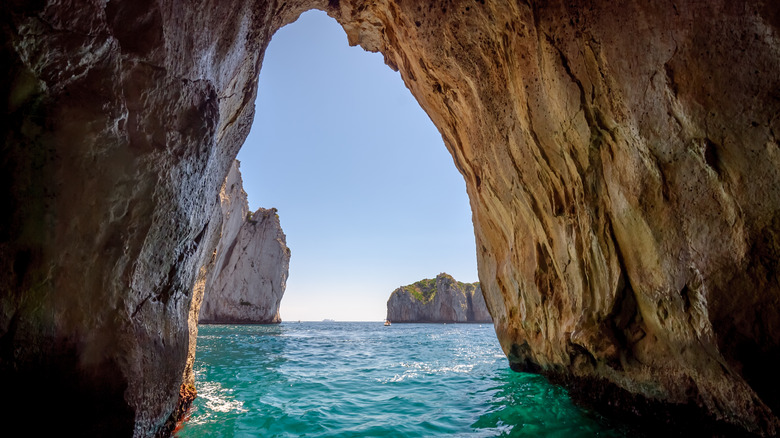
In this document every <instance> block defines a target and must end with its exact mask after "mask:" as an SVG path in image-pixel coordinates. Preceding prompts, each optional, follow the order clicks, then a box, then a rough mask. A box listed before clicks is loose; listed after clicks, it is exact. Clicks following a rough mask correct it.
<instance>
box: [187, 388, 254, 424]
mask: <svg viewBox="0 0 780 438" xmlns="http://www.w3.org/2000/svg"><path fill="white" fill-rule="evenodd" d="M197 388H198V398H200V399H201V404H202V407H203V408H205V411H204V412H196V413H195V415H194V416H193V417H192V418H190V423H192V424H204V423H207V422H208V421H209V419H210V418H211V417H212V416H213V415H214V414H215V413H220V414H230V413H234V414H242V413H244V412H247V409H246V408H244V402H243V401H241V400H236V399H235V398H234V397H233V395H232V392H233V391H232V390H230V389H225V388H223V387H222V385H220V384H219V383H218V382H198V386H197Z"/></svg>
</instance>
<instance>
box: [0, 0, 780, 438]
mask: <svg viewBox="0 0 780 438" xmlns="http://www.w3.org/2000/svg"><path fill="white" fill-rule="evenodd" d="M309 9H320V10H323V11H325V12H327V13H328V14H329V15H330V16H331V17H333V18H335V19H336V20H337V21H338V22H339V23H340V24H341V25H342V26H343V27H344V29H345V31H346V32H347V35H348V37H349V42H350V44H352V45H360V46H362V47H363V48H364V49H366V50H369V51H378V52H381V53H382V54H383V55H384V58H385V62H386V64H387V65H388V66H390V68H393V69H397V70H398V71H399V72H400V73H401V77H402V79H403V80H404V83H405V84H406V86H407V87H408V88H409V90H410V91H411V92H412V94H413V95H414V96H415V98H416V99H417V101H418V102H419V104H420V106H421V107H422V108H423V109H424V110H425V111H426V112H427V113H428V115H429V116H430V118H431V120H432V121H433V122H434V124H435V125H436V126H437V128H438V129H439V131H440V133H441V135H442V137H443V139H444V142H445V145H446V146H447V148H448V150H449V151H450V153H451V154H452V157H453V159H454V162H455V164H456V167H457V168H458V170H459V171H460V172H461V174H462V175H463V177H464V178H465V180H466V187H467V192H468V194H469V198H470V203H471V207H472V211H473V220H474V227H475V235H476V245H477V257H478V264H479V276H480V282H481V284H482V289H483V293H484V296H485V299H486V302H487V304H488V308H489V309H490V312H491V314H492V316H493V320H494V321H495V327H496V333H497V336H498V339H499V341H500V343H501V345H502V348H503V350H504V352H505V353H506V354H507V357H508V359H509V363H510V365H511V366H512V368H513V369H516V370H519V371H531V372H537V373H542V374H545V375H547V376H548V377H550V378H551V379H553V380H555V381H557V382H559V383H561V384H563V385H565V386H566V387H568V388H570V389H571V390H572V391H573V393H581V394H582V395H583V398H585V399H587V400H590V401H592V402H597V401H599V400H607V401H608V403H607V404H608V405H609V406H608V408H609V409H612V410H614V411H616V412H622V413H631V414H632V415H638V416H640V417H644V418H647V419H648V420H650V421H670V422H675V421H677V422H679V421H687V420H690V419H691V418H696V419H697V420H698V419H700V420H702V421H703V423H702V424H711V425H726V427H729V428H733V429H734V430H738V431H742V432H744V433H750V434H758V435H776V434H777V433H778V432H780V429H778V426H780V422H779V420H778V416H777V414H776V413H777V412H778V409H780V401H779V400H778V397H777V394H778V392H780V387H778V385H779V382H778V379H777V377H776V373H775V372H774V370H773V368H772V367H771V364H773V363H774V362H775V361H774V359H776V358H778V357H780V333H779V332H778V331H777V327H778V326H780V318H779V316H780V313H779V312H778V310H779V309H778V306H779V305H780V284H778V266H779V262H780V237H778V236H780V141H778V137H777V134H776V133H777V132H780V118H779V117H778V116H777V115H778V114H780V91H779V90H780V77H778V75H777V71H778V70H780V50H779V49H778V48H779V47H780V42H779V41H778V39H779V38H780V13H779V12H778V7H777V5H776V4H775V3H774V2H772V1H762V0H752V1H738V2H731V1H727V0H715V1H710V2H695V1H683V2H672V1H659V2H653V3H652V4H647V3H646V2H642V1H639V0H626V1H623V2H619V3H615V2H606V1H598V0H574V1H567V2H562V1H550V2H536V1H528V2H510V1H502V0H477V1H466V0H442V1H435V2H428V3H426V4H421V3H420V2H414V1H411V0H397V1H386V0H381V1H375V2H364V1H359V0H354V1H349V0H341V1H338V0H329V1H327V2H326V1H324V0H321V1H320V0H311V1H273V0H271V1H257V2H238V1H229V2H225V1H216V0H199V1H196V2H178V1H164V0H159V1H158V0H141V1H132V2H131V1H127V0H112V1H110V2H107V3H103V2H86V1H78V0H66V1H61V2H54V1H47V0H39V1H34V2H22V1H16V0H14V1H9V2H5V3H4V4H3V5H2V6H0V14H1V15H2V19H0V23H2V36H3V38H2V42H0V47H2V49H0V59H1V60H2V63H3V65H4V66H5V68H4V69H3V71H2V72H0V95H1V96H2V99H1V100H0V102H2V103H0V105H3V112H4V114H3V117H2V120H0V134H1V135H2V136H3V138H4V146H3V152H2V160H1V161H0V175H2V177H1V178H2V186H1V187H2V190H3V193H2V196H0V202H2V204H3V212H4V214H3V215H2V219H0V248H1V249H0V270H2V276H0V282H2V286H1V287H0V385H2V387H3V388H4V396H5V397H4V402H3V403H4V404H5V406H3V408H4V409H3V412H4V414H5V417H6V418H8V419H9V426H8V427H10V425H16V426H22V427H25V428H27V429H29V428H32V429H34V430H35V431H36V432H40V433H45V432H57V433H60V434H62V433H66V432H68V431H74V430H75V431H78V433H79V434H80V435H94V436H102V435H105V434H107V433H109V432H110V433H111V434H112V435H116V436H138V437H145V436H165V435H168V434H170V433H171V430H172V427H173V424H174V423H175V420H176V417H177V415H178V414H180V412H179V408H181V406H182V404H181V403H180V402H181V401H186V399H187V397H188V388H189V387H188V385H189V380H188V379H191V375H190V374H189V373H188V365H187V364H188V356H189V360H191V357H192V356H191V354H192V351H193V349H194V343H193V342H191V341H190V336H191V333H190V329H192V328H193V327H194V325H195V323H194V321H195V320H196V316H197V305H198V303H199V299H200V297H199V294H202V283H203V269H204V266H206V265H207V264H208V262H209V260H210V258H211V257H212V254H213V249H214V247H215V245H216V239H217V237H218V236H217V230H218V228H219V219H218V217H217V216H215V214H216V210H217V193H218V191H219V187H220V185H221V184H222V182H223V181H224V178H225V175H226V174H227V171H228V168H229V166H230V165H231V163H232V162H233V159H234V158H235V156H236V154H237V152H238V150H239V148H240V147H241V145H242V143H243V141H244V138H246V136H247V133H248V131H249V127H250V124H251V120H252V115H253V102H254V99H255V94H256V88H257V86H256V84H257V77H258V73H259V70H260V66H261V63H262V58H263V53H264V50H265V48H266V47H267V44H268V42H269V40H270V38H271V35H273V33H274V32H275V31H276V30H277V29H279V28H281V27H282V26H284V25H286V24H288V23H290V22H292V21H294V20H295V19H296V18H297V17H298V16H299V15H300V14H301V13H302V12H304V11H306V10H309ZM587 400H586V401H587ZM713 427H715V426H713ZM718 427H719V426H718Z"/></svg>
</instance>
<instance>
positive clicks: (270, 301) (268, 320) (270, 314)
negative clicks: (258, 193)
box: [199, 161, 290, 324]
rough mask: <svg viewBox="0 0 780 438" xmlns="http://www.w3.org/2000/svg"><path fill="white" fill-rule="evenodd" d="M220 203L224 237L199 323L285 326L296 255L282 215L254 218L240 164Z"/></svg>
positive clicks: (268, 212)
mask: <svg viewBox="0 0 780 438" xmlns="http://www.w3.org/2000/svg"><path fill="white" fill-rule="evenodd" d="M219 197H220V204H221V206H222V218H223V219H222V233H221V236H220V239H219V243H218V245H217V249H216V255H215V262H214V264H213V266H212V269H211V272H209V276H208V281H207V283H206V285H205V289H204V296H203V303H202V304H201V307H200V318H199V322H200V323H219V324H223V323H224V324H236V323H239V324H242V323H255V324H272V323H279V322H281V317H280V316H279V304H280V303H281V301H282V295H284V289H285V287H286V286H287V273H288V270H289V266H290V250H289V248H287V243H286V242H287V241H286V237H285V235H284V232H283V231H282V227H281V225H280V223H279V216H278V215H277V214H276V209H275V208H271V209H264V208H260V209H258V210H257V211H256V212H254V213H250V211H249V204H248V202H247V196H246V192H244V186H243V182H242V179H241V171H240V170H239V162H238V161H235V163H233V166H231V168H230V172H229V173H228V176H227V179H225V184H224V185H223V186H222V190H221V191H220V195H219Z"/></svg>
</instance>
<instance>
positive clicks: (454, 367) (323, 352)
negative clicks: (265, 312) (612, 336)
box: [177, 322, 632, 438]
mask: <svg viewBox="0 0 780 438" xmlns="http://www.w3.org/2000/svg"><path fill="white" fill-rule="evenodd" d="M195 372H196V386H197V389H198V394H199V396H198V398H197V399H196V401H195V403H194V409H193V412H192V415H191V418H190V420H189V421H188V422H187V423H186V424H185V426H184V428H183V429H182V430H181V431H180V432H179V433H178V435H177V436H179V437H181V438H194V437H233V436H235V437H303V436H306V437H437V436H442V437H444V436H446V437H451V436H459V437H494V436H506V437H510V436H512V437H514V436H518V437H520V436H523V437H525V436H527V437H538V436H544V437H566V438H573V437H593V436H602V437H623V436H631V435H632V434H631V433H630V431H629V430H628V429H626V428H625V427H623V426H620V425H616V424H610V423H609V422H607V421H606V420H605V419H603V418H600V417H598V416H596V415H595V414H593V413H591V412H588V411H585V410H583V409H581V408H579V407H577V406H575V405H574V404H572V402H571V400H570V399H569V397H568V396H567V393H566V391H565V390H563V389H561V388H559V387H556V386H554V385H551V384H549V383H548V382H547V381H546V380H545V379H544V378H542V377H540V376H536V375H531V374H523V373H515V372H513V371H511V370H509V368H508V366H507V360H506V358H505V357H504V355H503V354H502V353H501V350H500V347H499V345H498V342H497V340H496V338H495V333H494V331H493V327H492V326H490V325H475V324H447V325H444V324H394V325H392V326H390V327H384V326H383V325H382V323H379V322H371V323H316V322H314V323H283V324H281V325H275V326H247V325H243V326H228V325H223V326H201V327H200V334H199V336H198V351H197V359H196V363H195Z"/></svg>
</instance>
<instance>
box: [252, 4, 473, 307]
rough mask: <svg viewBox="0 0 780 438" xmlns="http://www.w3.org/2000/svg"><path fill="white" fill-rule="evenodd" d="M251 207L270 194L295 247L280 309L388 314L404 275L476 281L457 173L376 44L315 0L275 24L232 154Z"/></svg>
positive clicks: (267, 201) (265, 203) (266, 203)
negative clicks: (358, 37)
mask: <svg viewBox="0 0 780 438" xmlns="http://www.w3.org/2000/svg"><path fill="white" fill-rule="evenodd" d="M238 160H239V161H240V162H241V173H242V178H243V181H244V188H245V190H246V192H247V194H248V198H249V208H250V211H255V210H256V209H257V208H259V207H263V208H276V209H278V214H279V218H280V222H281V226H282V229H283V230H284V232H285V234H286V236H287V245H288V247H289V248H290V249H291V252H292V256H291V259H290V269H289V276H288V279H287V289H286V292H285V294H284V298H283V299H282V301H281V312H280V313H281V317H282V319H283V320H286V321H292V320H304V321H305V320H311V321H319V320H322V319H335V320H338V321H350V320H352V321H366V320H372V321H378V320H383V319H384V318H385V311H386V308H385V304H386V302H387V299H388V297H389V295H390V293H391V292H392V291H393V290H394V289H395V288H397V287H398V286H401V285H402V284H410V283H413V282H416V281H418V280H421V279H423V278H434V277H435V276H436V275H438V274H439V273H441V272H447V273H448V274H450V275H452V276H453V277H455V278H456V279H458V280H459V281H463V282H475V281H477V273H476V266H477V264H476V253H475V243H474V232H473V226H472V224H471V210H470V206H469V201H468V197H467V194H466V190H465V185H464V181H463V177H462V176H461V175H460V174H459V173H458V171H457V169H456V168H455V166H454V165H453V162H452V157H451V155H450V154H449V153H448V151H447V149H446V147H445V146H444V144H443V141H442V138H441V135H440V133H439V132H438V131H437V129H436V128H435V127H434V125H433V123H432V122H431V121H430V119H429V118H428V116H427V115H426V114H425V112H424V111H423V110H422V109H421V108H420V105H419V104H418V103H417V102H416V100H415V99H414V98H413V96H412V95H411V93H410V92H409V90H408V89H406V87H405V86H404V85H403V81H402V80H401V78H400V75H399V74H398V73H397V72H394V71H393V70H391V69H390V68H388V67H387V65H385V63H384V61H383V57H382V55H381V54H376V53H369V52H366V51H364V50H363V49H362V48H359V47H349V45H348V44H347V39H346V34H345V32H344V30H343V29H342V27H341V26H340V25H339V24H338V23H337V22H336V21H335V20H334V19H332V18H330V17H328V16H327V15H326V14H325V13H324V12H322V11H317V10H312V11H309V12H305V13H304V14H302V15H301V17H300V18H299V19H298V20H297V21H296V22H294V23H291V24H289V25H287V26H285V27H283V28H282V29H280V30H279V31H277V32H276V34H275V35H274V37H273V39H272V41H271V42H270V44H269V47H268V48H267V50H266V53H265V56H264V61H263V67H262V71H261V73H260V76H259V85H258V97H257V100H256V102H255V118H254V122H253V125H252V130H251V132H250V134H249V137H248V138H247V140H246V142H245V143H244V145H243V147H242V149H241V151H240V152H239V155H238Z"/></svg>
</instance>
